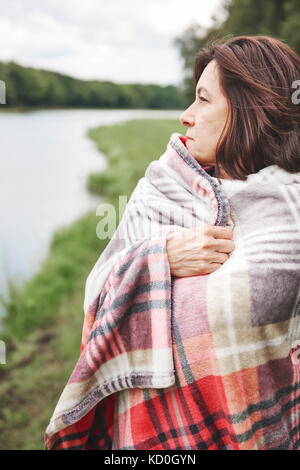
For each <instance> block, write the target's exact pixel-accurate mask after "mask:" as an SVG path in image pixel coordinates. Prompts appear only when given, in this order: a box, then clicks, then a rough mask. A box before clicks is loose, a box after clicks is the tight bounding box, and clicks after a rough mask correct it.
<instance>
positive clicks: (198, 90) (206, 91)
mask: <svg viewBox="0 0 300 470" xmlns="http://www.w3.org/2000/svg"><path fill="white" fill-rule="evenodd" d="M202 90H203V91H204V92H205V93H206V94H207V95H208V96H209V97H210V98H211V94H210V93H209V91H208V90H207V89H206V88H205V87H203V86H199V88H197V90H196V93H197V95H200V93H201V91H202Z"/></svg>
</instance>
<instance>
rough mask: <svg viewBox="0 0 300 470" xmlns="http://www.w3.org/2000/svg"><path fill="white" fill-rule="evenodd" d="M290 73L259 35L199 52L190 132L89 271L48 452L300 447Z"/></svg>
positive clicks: (295, 138)
mask: <svg viewBox="0 0 300 470" xmlns="http://www.w3.org/2000/svg"><path fill="white" fill-rule="evenodd" d="M299 76H300V59H299V57H298V56H297V55H296V54H295V53H294V52H293V51H292V50H291V49H290V48H289V47H288V46H286V45H285V44H284V43H282V42H280V41H278V40H275V39H273V38H269V37H265V36H253V37H250V36H241V37H236V38H232V39H231V40H229V41H227V42H224V43H223V44H222V43H221V44H219V45H218V44H213V45H211V46H210V47H208V48H207V49H205V50H203V51H201V52H200V53H199V54H198V56H197V57H196V62H195V82H196V98H195V101H194V103H193V104H192V105H191V106H190V107H189V108H188V109H187V110H186V111H185V112H184V113H183V114H182V116H181V121H182V123H183V124H184V125H186V126H187V127H188V130H187V134H186V136H182V135H180V134H172V136H171V139H170V142H169V144H168V146H167V150H166V152H165V153H164V154H163V155H162V156H161V157H160V159H159V160H155V161H153V162H151V164H150V165H149V166H148V168H147V170H146V173H145V177H143V178H142V179H141V180H140V181H139V183H138V185H137V187H136V188H135V190H134V192H133V194H132V196H131V198H130V201H129V203H128V205H127V207H126V211H125V212H124V215H123V218H122V220H121V223H120V225H119V227H118V229H117V230H116V232H115V234H114V236H113V239H112V240H111V241H110V243H109V244H108V246H107V248H106V250H104V252H103V253H102V255H101V256H100V258H99V260H98V261H97V263H96V265H95V266H94V268H93V270H92V272H91V273H90V275H89V277H88V279H87V283H86V293H85V302H84V311H85V322H84V327H83V336H82V353H81V356H80V358H79V361H78V363H77V365H76V367H75V369H74V371H73V373H72V375H71V377H70V380H69V382H68V384H67V386H66V387H65V390H64V391H63V394H62V396H61V398H60V400H59V402H58V405H57V407H56V409H55V411H54V414H53V417H52V419H51V421H50V424H49V426H48V428H47V430H46V434H45V443H46V447H47V448H48V449H70V448H77V449H87V450H88V449H122V450H124V449H147V450H148V449H244V450H246V449H297V448H299V447H300V421H299V416H300V413H299V411H300V368H299V362H300V360H299V357H298V356H299V345H300V322H299V310H300V300H299V299H300V295H299V294H300V289H299V286H300V270H299V267H300V266H299V264H300V263H299V258H300V250H299V246H300V245H299V236H300V204H299V200H300V184H299V183H300V159H299V157H300V156H299V135H300V133H299V125H300V112H299V107H297V105H295V104H294V103H293V100H292V96H291V95H292V91H293V88H292V87H293V83H294V82H295V80H297V78H299ZM231 229H233V232H232V230H231Z"/></svg>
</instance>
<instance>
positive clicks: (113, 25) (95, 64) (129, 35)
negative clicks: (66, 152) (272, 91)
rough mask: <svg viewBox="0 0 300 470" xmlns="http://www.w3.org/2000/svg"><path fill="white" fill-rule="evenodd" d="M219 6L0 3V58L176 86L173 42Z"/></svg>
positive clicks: (158, 1) (142, 1)
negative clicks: (195, 22)
mask: <svg viewBox="0 0 300 470" xmlns="http://www.w3.org/2000/svg"><path fill="white" fill-rule="evenodd" d="M221 3H222V2H221V0H211V2H210V3H209V5H208V4H207V2H205V3H204V2H200V1H199V0H186V1H185V2H182V0H151V1H146V0H126V1H124V0H109V1H102V0H84V2H82V1H74V0H43V2H38V1H36V0H16V1H14V2H5V3H4V5H1V17H0V35H1V38H2V41H1V42H2V48H1V53H0V60H15V61H16V62H19V63H21V64H23V65H31V66H35V67H39V68H45V69H49V70H56V71H60V72H62V73H67V74H69V75H73V76H76V77H78V78H83V79H99V80H113V81H116V82H119V83H128V82H143V83H161V84H171V83H174V84H178V83H179V82H180V81H181V79H182V69H181V61H180V57H179V53H178V51H177V49H175V47H174V45H173V38H174V37H175V36H178V35H180V33H182V32H183V31H184V29H185V28H186V27H187V26H188V25H189V24H190V23H191V22H194V21H198V22H201V24H203V25H204V26H207V25H209V24H210V17H211V14H212V13H214V12H215V11H216V9H217V8H218V6H219V5H220V4H221Z"/></svg>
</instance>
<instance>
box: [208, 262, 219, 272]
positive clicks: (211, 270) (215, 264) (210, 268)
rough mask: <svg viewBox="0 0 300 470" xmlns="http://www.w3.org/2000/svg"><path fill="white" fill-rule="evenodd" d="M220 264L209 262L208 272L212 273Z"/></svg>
mask: <svg viewBox="0 0 300 470" xmlns="http://www.w3.org/2000/svg"><path fill="white" fill-rule="evenodd" d="M221 266H222V264H220V263H211V264H210V265H209V269H208V274H209V273H212V272H214V271H217V270H218V269H220V267H221Z"/></svg>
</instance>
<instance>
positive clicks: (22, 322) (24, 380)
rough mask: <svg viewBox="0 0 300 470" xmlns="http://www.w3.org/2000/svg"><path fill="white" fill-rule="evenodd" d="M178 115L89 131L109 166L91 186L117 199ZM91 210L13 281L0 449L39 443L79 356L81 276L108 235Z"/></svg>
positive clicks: (1, 374)
mask: <svg viewBox="0 0 300 470" xmlns="http://www.w3.org/2000/svg"><path fill="white" fill-rule="evenodd" d="M182 131H183V128H182V126H181V125H180V124H179V122H178V121H166V120H162V121H155V120H141V121H139V120H135V121H129V122H127V123H124V124H119V125H114V126H102V127H100V128H96V129H92V130H90V131H89V136H90V138H92V139H93V140H94V141H95V142H96V144H97V146H98V148H99V150H100V151H101V152H103V153H105V154H106V156H107V159H108V163H109V164H108V168H107V170H106V171H105V172H103V173H101V174H93V175H90V177H89V179H88V181H87V186H88V188H89V190H90V191H93V192H95V193H97V194H101V195H104V196H105V197H106V199H107V201H108V202H110V203H112V204H115V206H116V209H117V210H116V213H117V214H118V206H117V201H118V196H119V195H127V196H128V198H129V196H130V194H131V192H132V190H133V189H134V187H135V185H136V183H137V180H138V179H139V178H141V177H142V176H143V174H144V172H145V169H146V167H147V165H148V164H149V163H150V161H151V160H154V159H157V158H159V156H160V155H161V154H162V152H163V151H164V150H165V147H166V144H167V142H168V139H169V137H170V134H171V133H172V132H182ZM98 221H99V219H98V218H97V217H96V215H95V213H94V212H90V213H88V214H86V215H85V216H84V217H81V218H80V219H79V220H78V221H76V222H75V223H73V224H72V225H70V226H68V227H64V228H62V229H61V230H59V231H58V232H57V233H56V234H55V236H54V237H53V240H52V244H51V247H50V252H49V256H48V258H47V259H46V261H45V262H44V264H43V266H42V269H41V271H40V272H39V273H38V274H37V275H36V276H35V277H34V278H33V279H32V280H30V281H29V282H27V283H26V284H25V285H24V286H23V287H22V288H19V289H14V288H13V287H12V288H11V302H10V303H9V304H8V305H7V314H6V317H5V319H4V324H3V328H4V332H3V333H2V334H1V339H4V340H5V342H6V346H7V355H6V356H7V357H6V362H7V364H5V365H0V403H1V408H0V436H1V438H0V449H43V448H44V443H43V434H44V430H45V428H46V425H47V424H48V421H49V419H50V416H51V414H52V412H53V410H54V407H55V405H56V403H57V400H58V398H59V396H60V394H61V392H62V390H63V387H64V386H65V384H66V381H67V379H68V377H69V375H70V373H71V372H72V370H73V368H74V366H75V364H76V361H77V359H78V356H79V350H80V338H81V327H82V320H83V300H84V286H85V280H86V277H87V275H88V273H89V272H90V270H91V268H92V267H93V265H94V264H95V262H96V260H97V258H98V257H99V255H100V253H101V251H102V250H103V249H104V248H105V245H106V244H107V242H108V241H109V240H99V239H98V238H97V236H96V225H97V223H98Z"/></svg>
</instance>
